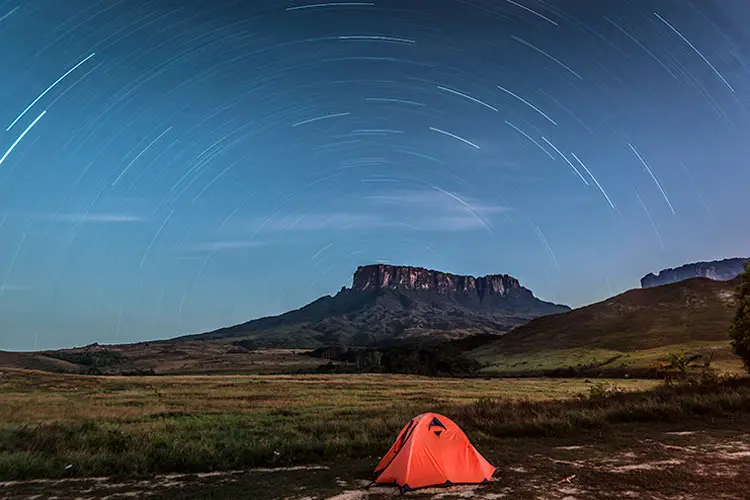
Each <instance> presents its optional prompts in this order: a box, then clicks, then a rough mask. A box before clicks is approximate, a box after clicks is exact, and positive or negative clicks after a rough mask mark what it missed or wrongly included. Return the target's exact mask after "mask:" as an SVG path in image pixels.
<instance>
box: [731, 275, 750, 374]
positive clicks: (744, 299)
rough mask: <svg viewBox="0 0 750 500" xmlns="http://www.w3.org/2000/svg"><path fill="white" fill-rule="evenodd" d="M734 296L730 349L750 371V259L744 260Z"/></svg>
mask: <svg viewBox="0 0 750 500" xmlns="http://www.w3.org/2000/svg"><path fill="white" fill-rule="evenodd" d="M735 297H736V299H737V312H736V314H735V316H734V321H733V323H732V328H731V331H730V335H731V337H732V349H733V350H734V353H735V354H737V356H739V357H740V358H742V361H743V362H744V363H745V369H746V370H748V371H750V261H747V262H745V272H744V273H742V274H741V275H740V284H739V286H738V287H737V291H736V293H735Z"/></svg>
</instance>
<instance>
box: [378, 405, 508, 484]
mask: <svg viewBox="0 0 750 500" xmlns="http://www.w3.org/2000/svg"><path fill="white" fill-rule="evenodd" d="M494 473H495V467H493V466H492V465H491V464H490V463H489V462H487V460H485V459H484V457H482V455H480V454H479V452H478V451H477V450H476V448H474V446H472V444H471V443H470V442H469V439H468V438H467V437H466V434H464V433H463V431H462V430H461V428H460V427H459V426H458V425H456V424H455V423H454V422H453V421H452V420H450V419H449V418H447V417H444V416H442V415H438V414H436V413H424V414H422V415H418V416H416V417H414V418H413V419H411V421H410V422H409V423H408V424H406V426H405V427H404V428H403V429H402V430H401V432H400V433H399V435H398V437H397V438H396V442H395V443H393V446H391V449H390V450H388V452H387V453H386V454H385V456H384V457H383V459H382V460H381V461H380V463H379V464H378V465H377V467H375V477H376V479H375V482H376V483H390V484H396V485H398V486H400V487H401V488H402V489H403V490H414V489H417V488H424V487H426V486H449V485H451V484H477V483H483V482H486V481H489V480H490V478H491V477H492V475H493V474H494Z"/></svg>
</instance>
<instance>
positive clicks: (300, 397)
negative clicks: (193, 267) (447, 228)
mask: <svg viewBox="0 0 750 500" xmlns="http://www.w3.org/2000/svg"><path fill="white" fill-rule="evenodd" d="M0 373H2V375H0V393H3V403H4V404H3V405H2V406H0V421H2V422H7V423H10V422H13V423H16V424H19V423H38V422H54V421H67V420H75V419H81V418H91V419H96V420H100V421H128V420H132V419H137V418H141V417H149V416H151V415H155V414H156V415H158V414H168V413H173V414H205V413H224V414H228V413H231V414H238V415H248V416H252V415H258V414H267V413H268V412H274V411H290V412H292V411H293V412H295V413H317V414H324V413H325V412H327V411H336V412H345V411H368V410H371V411H375V412H381V411H383V409H384V408H385V409H388V408H392V407H394V406H398V407H403V406H411V405H414V406H418V407H424V408H429V407H432V406H437V405H455V404H458V405H460V404H467V403H471V402H473V401H476V400H478V399H481V398H509V399H520V398H524V399H531V400H535V401H538V400H545V399H564V398H571V397H575V396H576V395H577V394H581V393H588V390H589V387H590V385H591V384H590V383H587V382H586V381H584V380H582V379H523V380H508V379H492V380H487V379H448V378H427V377H417V376H405V375H384V374H369V375H304V376H293V375H276V376H273V375H270V376H241V375H231V376H165V377H89V376H80V375H58V374H50V373H43V372H29V371H20V370H6V371H4V372H0ZM618 384H620V385H621V386H623V387H625V388H627V389H629V390H642V389H648V388H651V387H654V386H656V385H657V382H655V381H645V380H624V381H618Z"/></svg>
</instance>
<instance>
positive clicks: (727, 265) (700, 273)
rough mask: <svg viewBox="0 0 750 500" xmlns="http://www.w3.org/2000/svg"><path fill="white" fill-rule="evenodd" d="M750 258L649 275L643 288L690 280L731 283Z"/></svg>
mask: <svg viewBox="0 0 750 500" xmlns="http://www.w3.org/2000/svg"><path fill="white" fill-rule="evenodd" d="M746 260H750V259H748V258H733V259H724V260H715V261H712V262H695V263H693V264H686V265H684V266H680V267H677V268H674V269H663V270H661V271H659V272H658V273H657V274H653V273H649V274H647V275H646V276H644V277H643V278H641V288H650V287H653V286H660V285H666V284H669V283H677V282H678V281H684V280H686V279H690V278H710V279H712V280H716V281H729V280H732V279H734V278H736V277H737V276H738V275H739V274H740V273H742V272H743V271H744V266H745V261H746Z"/></svg>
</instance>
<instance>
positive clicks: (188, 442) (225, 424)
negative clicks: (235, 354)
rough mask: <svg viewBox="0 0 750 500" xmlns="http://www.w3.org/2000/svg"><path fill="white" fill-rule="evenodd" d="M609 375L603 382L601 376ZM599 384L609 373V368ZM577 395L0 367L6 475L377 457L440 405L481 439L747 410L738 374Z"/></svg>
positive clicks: (572, 384)
mask: <svg viewBox="0 0 750 500" xmlns="http://www.w3.org/2000/svg"><path fill="white" fill-rule="evenodd" d="M598 382H600V383H601V382H602V381H598ZM605 383H607V382H606V381H605ZM617 384H618V385H620V386H622V387H624V388H625V389H627V390H628V391H631V392H626V393H625V394H615V395H613V396H609V397H603V398H594V399H591V398H586V397H584V398H579V397H577V396H579V395H581V394H584V395H585V394H588V393H589V389H590V388H591V387H592V384H590V383H586V381H584V380H581V379H521V380H518V379H514V380H507V379H506V380H503V379H444V378H439V379H434V378H433V379H431V378H422V377H415V376H397V375H337V376H330V375H317V376H316V375H309V376H211V377H206V376H181V377H176V376H172V377H167V376H165V377H86V376H76V375H55V374H50V373H43V372H29V371H18V370H2V371H0V394H2V396H0V398H2V404H0V480H10V479H24V478H39V477H53V478H55V477H67V476H78V477H87V476H98V475H118V476H133V475H151V474H158V473H169V472H211V471H221V470H233V469H246V468H248V467H257V466H262V467H266V466H281V465H294V464H301V463H304V464H307V463H315V462H318V463H319V462H321V461H323V462H330V461H331V460H337V459H357V458H364V457H373V456H378V455H379V454H381V453H382V452H383V450H384V449H387V447H388V446H389V445H390V443H391V441H392V440H393V437H394V435H395V434H396V433H397V432H398V430H399V429H400V428H401V427H402V426H403V425H404V423H405V422H407V421H408V419H409V418H411V417H413V416H414V415H416V414H419V413H422V412H425V411H438V412H441V413H444V414H446V415H448V416H450V417H451V418H454V419H455V420H456V421H457V422H458V423H459V425H461V426H462V427H463V428H464V429H465V430H466V431H467V432H468V433H469V435H470V437H471V439H472V440H473V441H474V442H475V443H478V444H483V445H491V443H492V442H493V440H495V439H499V438H502V437H507V436H530V435H565V434H569V433H571V432H578V431H581V430H585V429H593V428H603V427H606V426H608V425H614V424H616V423H618V422H634V421H636V422H643V421H652V422H653V421H661V420H673V421H674V420H675V419H678V420H679V419H687V418H691V417H695V416H699V417H700V418H703V417H702V416H709V417H711V418H713V416H723V415H727V414H742V413H743V412H747V411H748V410H750V387H747V386H746V385H743V384H735V385H726V386H716V387H711V388H691V389H681V388H676V389H669V390H666V389H659V390H656V391H647V389H653V388H654V387H655V386H656V385H657V382H655V381H642V380H620V381H617Z"/></svg>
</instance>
